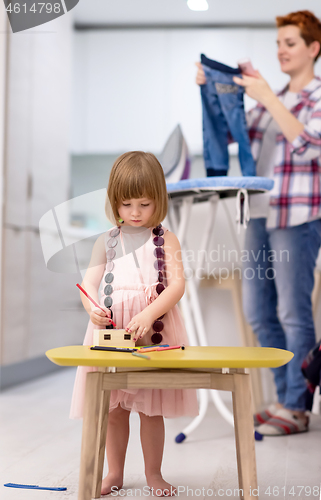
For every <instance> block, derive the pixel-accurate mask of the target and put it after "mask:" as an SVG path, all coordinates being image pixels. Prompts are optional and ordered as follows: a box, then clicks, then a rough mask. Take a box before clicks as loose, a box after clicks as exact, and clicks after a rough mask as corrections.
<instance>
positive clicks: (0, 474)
mask: <svg viewBox="0 0 321 500" xmlns="http://www.w3.org/2000/svg"><path fill="white" fill-rule="evenodd" d="M74 374H75V371H74V370H73V369H67V370H61V371H60V372H58V373H57V374H54V375H51V376H48V377H46V378H43V379H40V380H36V381H33V382H30V383H27V384H24V385H21V386H18V387H15V388H13V389H11V390H7V391H5V392H3V393H1V394H0V499H1V500H34V499H35V500H39V499H41V500H49V499H50V500H54V499H56V500H63V499H65V498H66V499H67V498H70V499H75V500H76V499H77V482H78V470H79V457H80V445H81V421H71V420H69V419H68V412H69V404H70V397H71V392H72V386H73V380H74ZM189 421H190V420H189V419H185V418H184V419H173V420H171V419H167V421H166V431H167V434H166V446H165V455H164V464H163V474H164V477H165V478H166V479H167V480H168V481H170V482H171V483H172V484H175V485H176V486H179V487H180V490H179V496H180V497H181V498H182V499H183V500H185V499H187V498H190V497H201V498H202V499H204V498H206V499H207V498H210V497H213V498H214V497H217V498H223V499H228V498H234V499H236V498H238V492H237V489H238V483H237V471H236V457H235V446H234V431H233V429H232V427H230V426H229V424H227V423H226V422H225V421H224V420H223V419H222V417H221V416H220V415H218V413H217V411H216V409H215V408H214V406H213V405H212V404H211V406H210V407H209V410H208V413H207V415H206V418H205V420H204V421H203V424H202V426H200V427H199V428H198V429H196V431H194V433H193V434H192V435H191V436H189V437H188V439H187V440H186V441H185V442H184V443H182V444H179V445H178V444H176V443H175V442H174V438H175V436H176V435H177V434H178V433H179V432H180V431H181V430H182V429H183V428H184V427H185V426H186V425H187V423H189ZM138 426H139V419H138V417H137V415H133V416H132V426H131V429H132V432H131V437H130V443H129V448H128V455H127V462H126V474H125V484H124V488H125V489H126V492H125V490H124V491H122V494H123V495H125V494H126V495H127V496H136V497H140V496H141V497H144V496H149V493H148V492H147V491H146V490H145V491H144V490H143V488H144V486H145V485H146V483H145V478H144V475H143V460H142V454H141V448H140V444H139V428H138ZM256 456H257V470H258V481H259V498H260V499H261V500H263V499H266V500H272V499H275V498H279V499H287V500H294V499H300V500H308V499H315V498H317V499H320V498H321V497H320V481H321V417H320V416H316V415H312V418H311V430H310V432H308V433H306V434H300V435H296V436H290V437H281V438H265V439H264V440H263V441H262V442H257V443H256ZM7 482H13V483H23V484H38V485H41V486H66V487H67V491H66V492H50V491H48V492H47V491H32V490H26V489H23V490H18V489H11V488H5V487H4V486H3V484H4V483H7ZM188 488H189V489H188ZM313 488H314V489H313ZM135 489H136V491H135ZM256 498H258V495H257V492H256V491H253V499H256Z"/></svg>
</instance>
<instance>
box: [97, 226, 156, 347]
mask: <svg viewBox="0 0 321 500" xmlns="http://www.w3.org/2000/svg"><path fill="white" fill-rule="evenodd" d="M120 230H121V229H120V227H119V226H117V227H115V228H114V229H112V230H111V231H110V233H109V236H110V238H109V240H108V241H107V247H108V250H107V252H106V256H107V264H106V271H107V274H106V275H105V282H106V286H105V288H104V294H105V295H106V297H105V299H104V304H105V306H106V307H107V309H109V311H110V315H111V316H110V317H111V319H113V311H112V309H111V307H112V305H113V299H112V297H111V295H112V293H113V286H112V284H111V283H112V282H113V281H114V275H113V273H112V271H113V269H114V266H115V262H114V258H115V256H116V251H115V247H116V245H117V244H118V240H117V236H118V235H119V234H120ZM152 232H153V235H154V237H153V244H154V245H155V247H156V248H155V249H154V256H155V257H156V260H155V262H154V268H155V269H156V271H157V279H158V283H157V285H156V292H157V294H158V295H160V294H161V293H162V291H163V290H165V285H164V283H163V281H164V277H165V276H164V275H165V261H164V257H165V251H164V248H163V247H164V243H165V241H164V238H163V234H164V229H163V228H162V225H161V224H159V225H158V226H156V227H154V229H153V230H152ZM164 316H165V315H164V314H163V315H162V316H160V317H159V318H157V319H156V321H154V323H153V326H152V328H153V331H154V333H153V335H152V337H151V341H152V343H153V344H160V343H161V342H162V340H163V335H162V334H161V331H162V330H163V328H164V324H163V322H162V321H161V320H162V319H163V318H164ZM106 328H107V329H112V328H113V325H108V326H106Z"/></svg>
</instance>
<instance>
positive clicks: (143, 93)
mask: <svg viewBox="0 0 321 500" xmlns="http://www.w3.org/2000/svg"><path fill="white" fill-rule="evenodd" d="M275 39H276V31H275V30H274V29H208V28H207V29H159V30H135V29H134V30H109V31H108V30H105V31H83V32H81V31H78V32H75V34H74V71H73V73H74V81H73V135H72V142H71V149H72V151H73V152H74V153H115V152H116V153H117V152H120V151H125V150H130V149H144V150H150V151H154V152H158V151H160V150H161V149H162V147H163V145H164V143H165V141H166V138H167V136H168V135H169V133H170V132H171V130H172V129H173V128H174V127H175V125H176V124H177V123H181V125H182V127H183V131H184V134H185V136H186V139H187V144H188V146H189V148H190V150H191V152H193V153H197V152H198V153H199V152H201V150H202V125H201V101H200V95H199V89H198V87H197V86H196V84H195V74H196V68H195V65H194V63H195V61H198V60H199V56H200V53H201V52H204V53H205V54H206V55H207V56H208V57H210V58H212V59H216V60H218V61H221V62H223V63H225V64H228V65H230V66H234V67H235V66H236V61H237V60H238V59H240V58H243V57H250V58H251V60H252V62H253V65H254V67H255V68H258V69H259V70H260V72H261V73H262V75H263V76H264V77H265V78H266V79H267V80H268V82H269V83H270V85H271V87H272V88H273V89H275V90H277V89H280V88H282V87H283V85H284V84H285V83H286V81H287V77H286V76H285V75H283V74H282V73H281V72H280V70H279V64H278V61H277V58H276V42H275ZM318 68H319V72H320V65H319V66H318ZM317 71H318V70H317ZM253 103H254V101H251V100H250V99H247V101H246V107H247V108H248V107H251V106H252V105H253Z"/></svg>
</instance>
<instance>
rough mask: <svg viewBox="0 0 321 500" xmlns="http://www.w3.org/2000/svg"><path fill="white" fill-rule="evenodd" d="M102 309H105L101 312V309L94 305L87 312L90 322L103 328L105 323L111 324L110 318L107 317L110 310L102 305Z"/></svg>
mask: <svg viewBox="0 0 321 500" xmlns="http://www.w3.org/2000/svg"><path fill="white" fill-rule="evenodd" d="M103 309H104V310H105V311H106V312H105V313H103V311H102V310H101V309H99V307H95V308H94V309H92V311H91V312H90V313H89V316H90V320H91V322H92V323H94V325H96V326H98V327H99V328H105V327H106V325H110V324H111V320H110V319H109V318H110V316H111V314H110V311H109V310H108V309H107V307H103Z"/></svg>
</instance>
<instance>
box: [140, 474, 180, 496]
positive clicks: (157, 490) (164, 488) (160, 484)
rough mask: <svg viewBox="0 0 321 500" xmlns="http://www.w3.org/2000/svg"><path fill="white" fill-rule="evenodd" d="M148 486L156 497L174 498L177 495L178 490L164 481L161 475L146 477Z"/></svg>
mask: <svg viewBox="0 0 321 500" xmlns="http://www.w3.org/2000/svg"><path fill="white" fill-rule="evenodd" d="M146 479H147V484H148V486H149V487H150V489H151V490H152V495H154V496H156V497H172V496H175V495H176V488H175V486H172V485H171V484H169V483H167V482H166V481H164V479H163V478H162V475H161V474H154V475H151V476H148V477H147V476H146Z"/></svg>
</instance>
